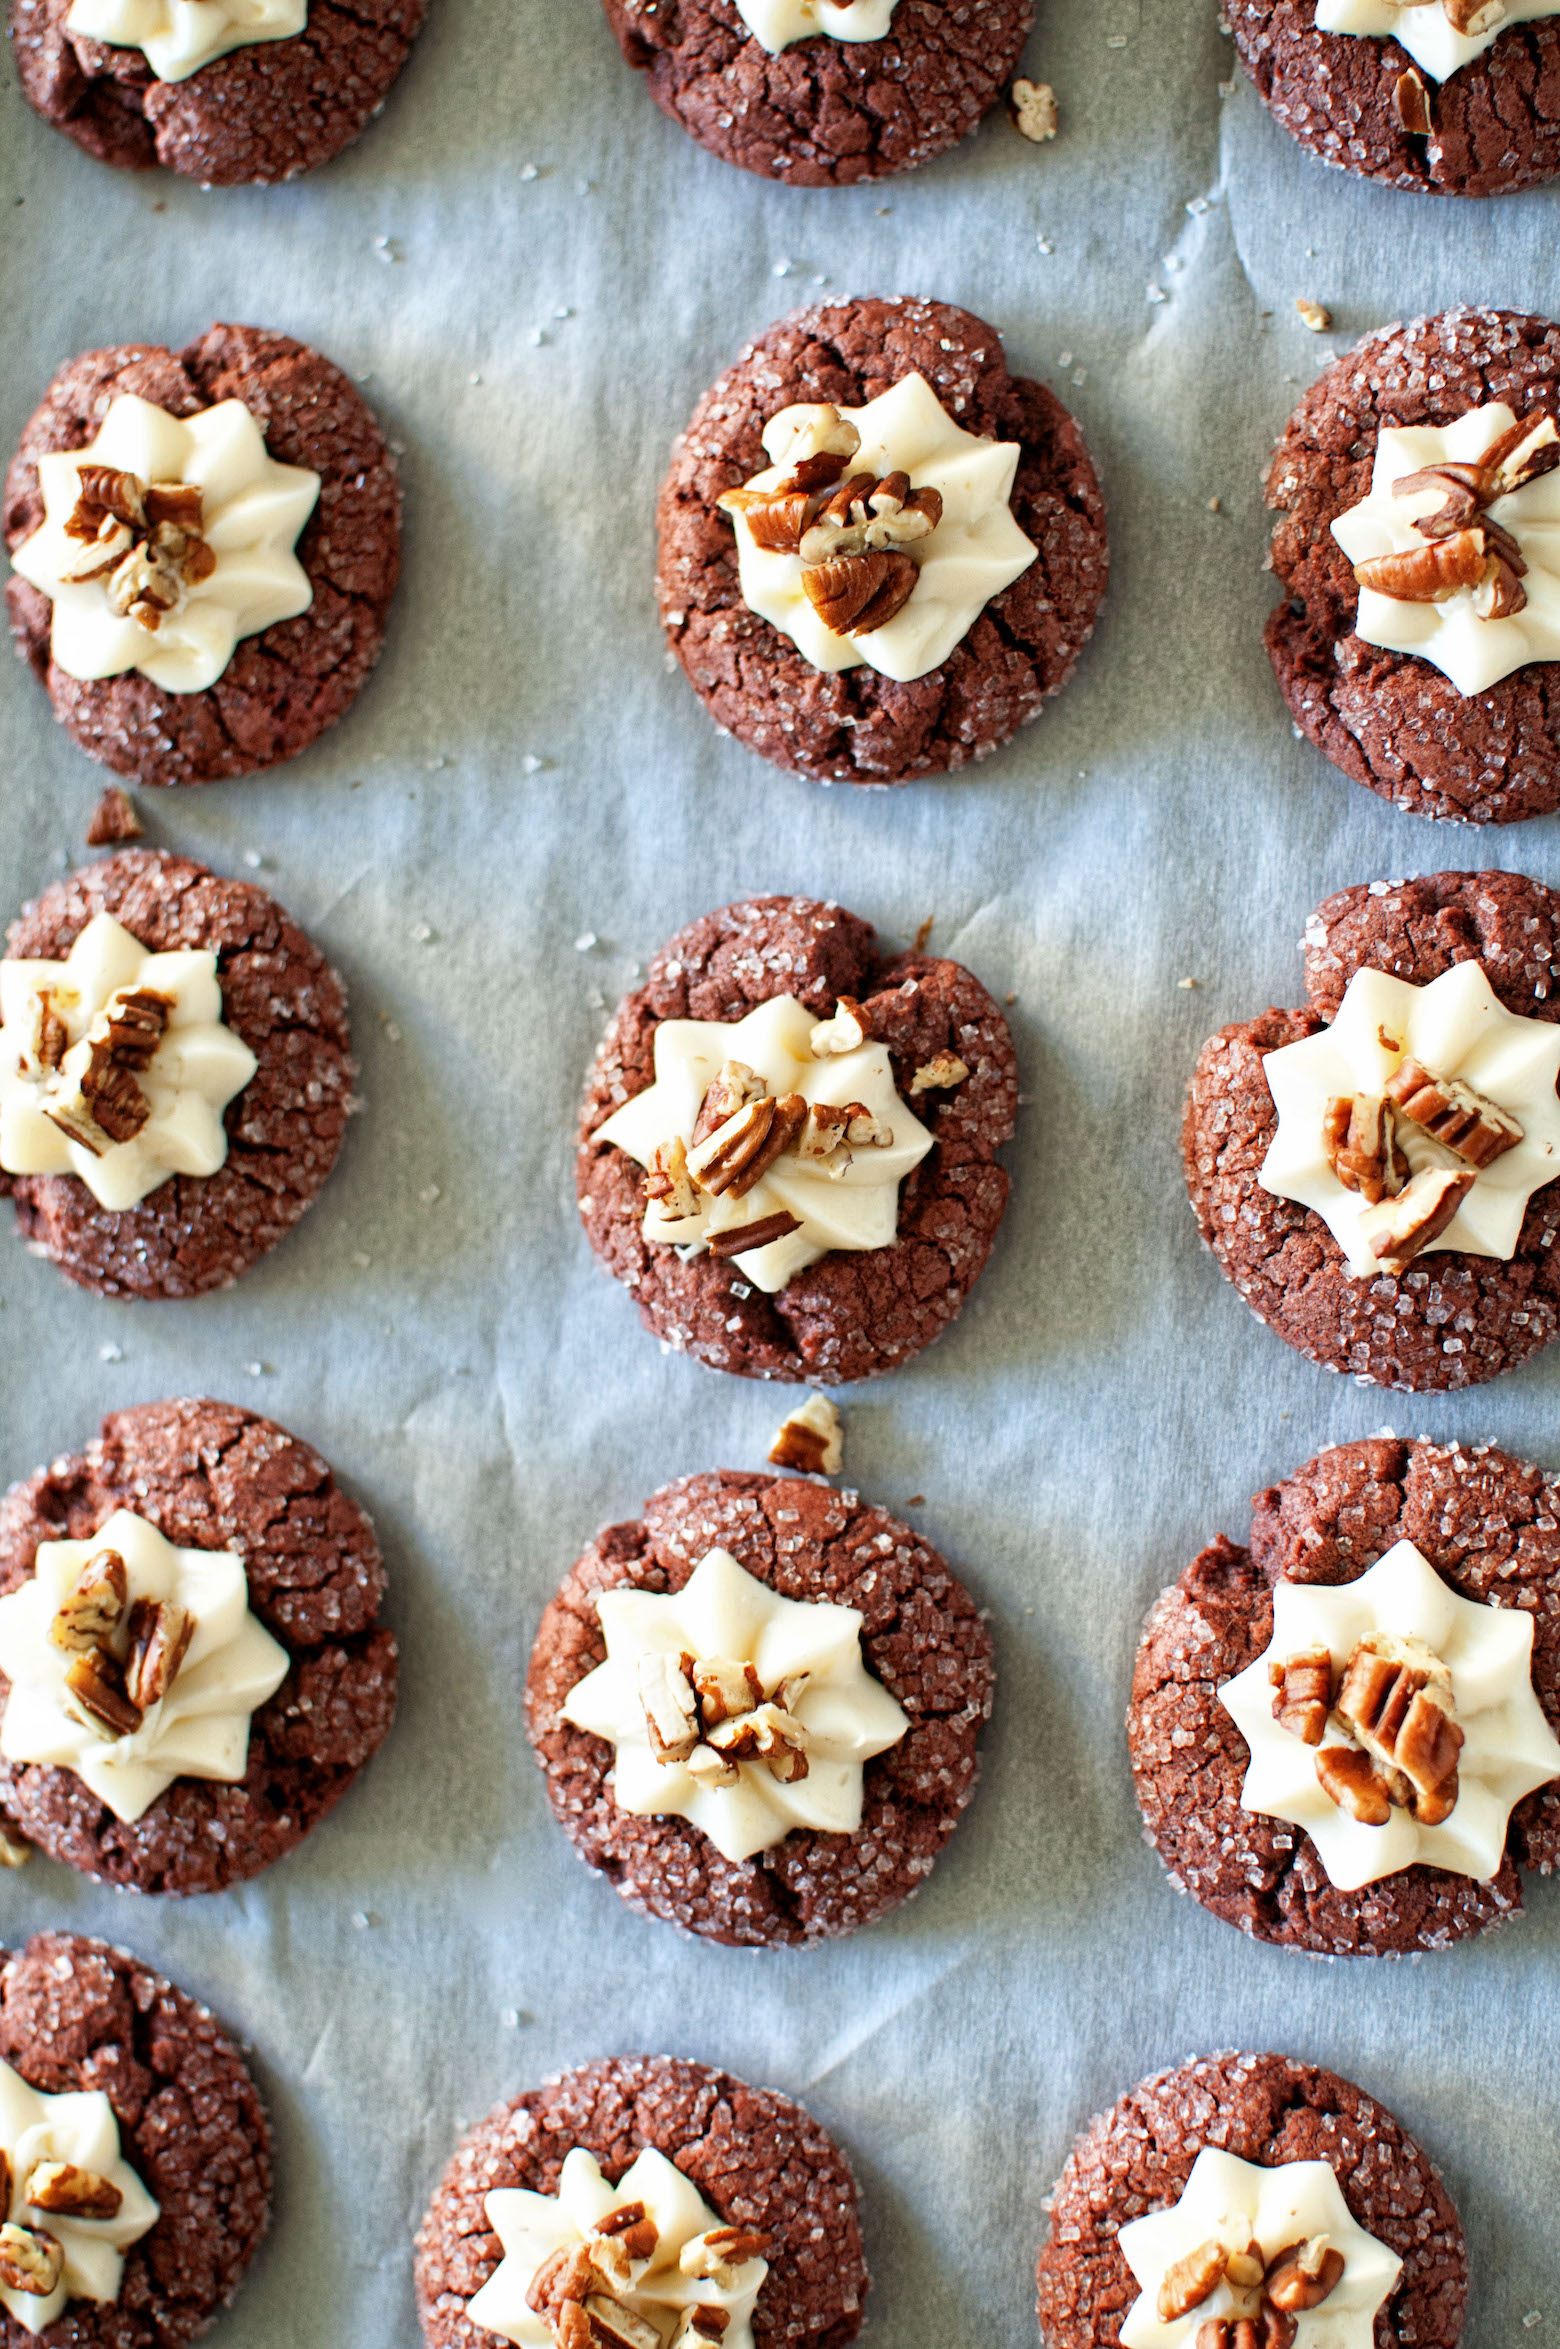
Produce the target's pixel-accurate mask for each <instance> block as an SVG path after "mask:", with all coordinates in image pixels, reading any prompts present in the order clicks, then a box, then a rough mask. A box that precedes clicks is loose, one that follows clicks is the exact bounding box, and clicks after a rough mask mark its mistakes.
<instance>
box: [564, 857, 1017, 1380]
mask: <svg viewBox="0 0 1560 2349" xmlns="http://www.w3.org/2000/svg"><path fill="white" fill-rule="evenodd" d="M842 994H844V995H854V996H856V997H858V998H860V999H861V1001H862V1003H863V1005H864V1006H865V1011H866V1015H867V1019H868V1026H869V1032H870V1034H871V1035H872V1036H873V1037H874V1038H876V1039H878V1040H880V1041H881V1042H883V1043H885V1044H886V1045H887V1046H888V1049H889V1057H890V1059H891V1061H892V1063H893V1069H894V1081H895V1084H896V1085H897V1087H898V1089H899V1092H900V1094H901V1096H902V1097H905V1098H908V1096H909V1090H910V1084H911V1080H912V1078H913V1076H914V1072H915V1070H916V1069H917V1068H919V1067H921V1066H923V1065H924V1064H925V1062H927V1061H928V1060H930V1059H932V1058H933V1057H934V1056H935V1055H936V1054H937V1053H939V1052H944V1051H952V1052H955V1053H957V1054H958V1056H959V1057H960V1058H961V1059H962V1060H964V1061H965V1062H966V1063H967V1065H968V1067H969V1070H970V1074H969V1076H968V1077H967V1078H966V1079H965V1080H964V1082H963V1083H962V1084H960V1085H959V1086H958V1087H957V1088H956V1089H954V1090H952V1091H951V1092H947V1093H935V1094H928V1095H923V1096H922V1098H921V1100H920V1102H919V1103H918V1109H919V1113H920V1116H921V1120H922V1123H923V1124H924V1125H926V1126H928V1127H929V1128H930V1129H931V1132H932V1134H933V1136H934V1147H933V1149H932V1150H931V1151H930V1152H929V1153H928V1155H927V1156H926V1157H925V1158H924V1159H923V1160H922V1161H921V1163H920V1165H919V1166H918V1167H917V1168H916V1169H915V1171H914V1172H913V1173H912V1174H911V1175H909V1176H908V1177H907V1178H906V1180H905V1181H904V1183H903V1184H902V1185H901V1186H900V1193H899V1231H898V1238H897V1240H896V1242H895V1244H894V1245H893V1247H891V1248H871V1249H862V1250H859V1251H854V1252H853V1251H849V1250H844V1249H834V1250H832V1251H831V1252H830V1253H829V1254H828V1255H827V1256H824V1257H821V1258H820V1259H819V1260H818V1262H817V1263H815V1264H811V1265H809V1266H808V1267H807V1268H806V1269H805V1270H804V1271H802V1272H799V1273H798V1274H797V1275H796V1276H795V1278H794V1279H792V1280H790V1281H788V1282H787V1283H786V1285H785V1287H784V1288H783V1289H782V1290H780V1291H779V1293H778V1294H777V1295H775V1296H766V1295H765V1293H764V1292H763V1290H761V1289H759V1288H756V1287H754V1286H753V1285H752V1284H751V1283H750V1282H747V1281H745V1280H743V1278H742V1275H741V1271H740V1268H739V1267H738V1266H736V1265H735V1264H731V1263H722V1262H721V1261H720V1259H718V1258H716V1257H713V1256H699V1257H694V1258H692V1259H691V1260H690V1261H689V1262H687V1263H683V1262H682V1260H681V1259H680V1257H679V1256H678V1253H677V1251H676V1250H675V1249H674V1248H668V1247H662V1246H660V1245H658V1244H655V1243H652V1242H650V1241H648V1240H647V1239H646V1238H645V1236H644V1231H643V1228H642V1227H643V1219H644V1196H643V1184H644V1178H643V1173H642V1170H641V1169H640V1167H639V1166H638V1165H637V1164H636V1162H635V1161H634V1160H633V1159H632V1158H630V1157H629V1156H628V1154H627V1153H626V1151H623V1150H619V1149H616V1148H612V1147H606V1148H603V1147H599V1146H598V1145H597V1144H596V1143H595V1142H594V1141H593V1140H592V1136H593V1135H594V1133H595V1130H596V1128H597V1127H598V1126H599V1125H601V1124H602V1123H603V1122H604V1121H605V1120H606V1119H607V1118H608V1117H610V1116H611V1115H612V1113H613V1111H614V1110H615V1109H617V1108H619V1107H620V1106H621V1104H622V1103H623V1102H624V1101H625V1100H627V1099H628V1098H629V1097H630V1096H631V1095H632V1094H635V1093H639V1092H642V1091H643V1090H644V1088H645V1087H646V1086H647V1085H648V1084H650V1082H651V1081H652V1078H653V1075H654V1054H655V1031H656V1029H657V1027H658V1026H659V1025H660V1023H661V1021H662V1020H668V1019H695V1020H726V1021H733V1020H739V1019H742V1018H743V1017H745V1015H746V1014H747V1013H748V1012H750V1011H751V1010H752V1009H753V1007H754V1006H755V1004H759V1003H766V1002H768V1001H769V999H770V998H771V997H772V996H776V995H795V996H797V997H798V998H799V999H800V1000H801V1001H802V1002H803V1003H805V1004H806V1006H807V1008H808V1009H809V1011H813V1012H815V1013H816V1015H817V1017H818V1018H820V1019H824V1018H827V1017H829V1016H830V1015H831V1014H832V1013H833V1011H834V1009H835V1005H836V1003H837V1001H838V998H839V997H840V996H841V995H842ZM933 1103H936V1104H938V1106H937V1107H936V1108H935V1109H934V1108H933V1107H932V1104H933ZM1017 1104H1018V1064H1017V1061H1016V1059H1015V1057H1014V1052H1013V1041H1012V1038H1011V1036H1010V1035H1009V1033H1008V1025H1007V1021H1006V1020H1005V1019H1004V1018H1003V1016H1002V1014H1001V1012H1000V1011H999V1010H998V1008H997V1006H996V1004H995V1003H994V1002H993V1001H992V998H991V997H990V996H989V995H988V994H987V992H986V990H985V988H984V987H983V986H982V985H981V983H980V981H979V980H978V979H977V978H975V977H974V976H973V974H972V973H971V972H969V971H967V970H965V969H964V968H963V967H962V965H961V964H959V963H956V962H946V961H943V960H940V959H939V958H937V957H936V956H932V955H917V954H900V955H892V956H888V957H883V956H880V955H879V953H878V951H877V946H876V941H875V938H874V934H873V932H872V929H871V927H870V926H869V925H868V924H867V923H866V922H864V921H862V920H860V919H859V918H858V916H856V915H855V914H850V913H846V912H845V911H844V909H843V908H842V907H840V906H838V905H833V904H829V905H825V904H822V903H820V902H819V901H818V900H816V899H813V898H805V897H757V898H748V899H745V900H744V901H742V902H741V903H740V904H737V905H728V906H723V907H722V908H721V909H720V911H719V912H717V913H712V914H706V915H705V916H704V917H703V919H702V920H700V921H697V922H692V923H690V924H689V926H688V928H687V929H685V930H680V931H679V932H678V934H677V936H676V937H675V938H672V939H671V940H669V941H668V943H667V944H666V945H665V946H663V947H662V948H661V950H660V952H659V953H658V954H657V955H656V956H655V958H654V960H653V961H652V963H651V965H650V975H649V978H648V979H647V981H646V983H645V985H644V986H643V987H640V988H638V989H636V990H635V992H634V993H633V994H632V995H629V996H627V997H626V998H625V999H624V1001H623V1002H622V1003H621V1004H620V1005H619V1006H618V1009H617V1011H616V1013H615V1014H614V1016H613V1020H612V1024H611V1026H610V1027H609V1028H608V1030H607V1033H606V1035H605V1037H604V1038H603V1040H602V1044H601V1047H600V1050H599V1051H598V1053H597V1055H596V1060H595V1065H594V1067H593V1068H592V1070H591V1073H590V1076H589V1079H588V1080H587V1083H586V1088H585V1102H584V1108H583V1111H582V1114H581V1119H580V1134H579V1152H578V1157H577V1160H576V1173H575V1182H576V1188H577V1191H578V1195H579V1206H580V1215H581V1220H582V1222H583V1225H584V1229H585V1234H586V1237H587V1238H588V1239H589V1241H590V1244H591V1246H592V1248H593V1249H594V1250H595V1252H596V1254H597V1256H599V1257H600V1259H601V1261H602V1263H603V1264H604V1265H605V1267H606V1269H607V1270H608V1272H610V1273H611V1274H612V1276H613V1278H614V1279H615V1280H619V1281H621V1282H622V1283H623V1285H624V1287H625V1288H627V1289H629V1290H630V1291H631V1292H632V1293H633V1295H634V1297H635V1299H636V1300H637V1302H638V1305H639V1311H640V1316H641V1318H642V1320H643V1321H644V1322H645V1323H646V1325H647V1326H648V1327H649V1328H650V1329H652V1330H654V1331H655V1332H656V1334H657V1335H658V1336H660V1337H662V1338H664V1339H665V1340H666V1341H667V1343H668V1344H669V1345H671V1346H672V1347H674V1348H675V1349H677V1350H678V1351H679V1352H687V1353H690V1354H693V1355H695V1356H697V1358H698V1359H699V1360H700V1361H701V1362H704V1363H707V1364H708V1365H709V1366H710V1368H711V1369H714V1370H730V1371H735V1372H736V1373H737V1374H738V1375H739V1376H740V1377H743V1378H773V1379H784V1380H793V1381H794V1380H802V1379H813V1380H820V1381H824V1382H829V1383H843V1382H846V1381H849V1380H852V1379H859V1378H871V1377H874V1376H875V1375H876V1374H877V1373H878V1372H879V1371H884V1370H892V1369H893V1368H895V1367H896V1366H897V1365H898V1364H899V1363H901V1362H907V1361H908V1360H909V1359H910V1357H911V1356H912V1355H914V1354H917V1353H919V1352H920V1350H921V1348H922V1347H923V1346H927V1345H930V1343H931V1341H932V1340H933V1338H935V1337H937V1336H939V1335H940V1334H941V1332H942V1331H943V1330H944V1329H945V1328H946V1327H947V1325H948V1323H949V1322H951V1321H952V1320H954V1319H955V1317H956V1316H957V1314H958V1312H959V1309H960V1307H961V1306H962V1305H963V1303H964V1300H965V1298H966V1297H967V1296H968V1294H969V1291H970V1289H971V1287H972V1285H973V1284H974V1282H975V1280H976V1279H977V1278H978V1276H979V1274H980V1272H981V1270H982V1268H983V1267H984V1265H985V1262H986V1259H987V1257H988V1255H989V1254H990V1252H991V1245H992V1242H993V1240H994V1239H995V1238H996V1233H997V1227H998V1225H999V1224H1000V1223H1001V1221H1002V1215H1003V1210H1004V1209H1005V1207H1006V1205H1007V1194H1008V1178H1007V1174H1006V1172H1005V1170H1004V1169H1003V1168H1002V1167H1000V1166H999V1165H998V1164H997V1163H996V1152H997V1150H998V1149H999V1148H1000V1146H1001V1145H1002V1144H1003V1143H1004V1142H1007V1141H1010V1140H1011V1138H1012V1134H1013V1121H1014V1114H1015V1111H1016V1109H1017Z"/></svg>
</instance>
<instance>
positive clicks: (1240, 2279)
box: [1224, 2239, 1267, 2292]
mask: <svg viewBox="0 0 1560 2349" xmlns="http://www.w3.org/2000/svg"><path fill="white" fill-rule="evenodd" d="M1266 2272H1267V2261H1266V2260H1265V2259H1264V2258H1263V2256H1262V2246H1261V2244H1260V2243H1258V2242H1257V2241H1256V2240H1255V2239H1253V2240H1252V2241H1251V2242H1249V2243H1248V2244H1247V2245H1246V2248H1245V2250H1244V2251H1232V2252H1231V2253H1230V2255H1229V2258H1228V2259H1227V2260H1226V2261H1225V2262H1224V2278H1225V2281H1226V2283H1230V2284H1233V2285H1234V2287H1235V2289H1236V2291H1237V2292H1254V2291H1255V2290H1256V2288H1257V2286H1258V2284H1260V2283H1261V2281H1262V2278H1263V2276H1264V2275H1265V2274H1266Z"/></svg>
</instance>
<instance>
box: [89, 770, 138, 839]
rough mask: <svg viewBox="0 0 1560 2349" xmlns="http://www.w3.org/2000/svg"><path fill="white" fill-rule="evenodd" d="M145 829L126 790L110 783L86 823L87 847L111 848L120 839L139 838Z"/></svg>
mask: <svg viewBox="0 0 1560 2349" xmlns="http://www.w3.org/2000/svg"><path fill="white" fill-rule="evenodd" d="M145 830H146V826H145V825H144V824H143V823H142V821H141V819H140V817H139V816H138V815H137V814H136V812H135V806H134V803H133V802H132V800H131V798H130V796H129V794H128V792H124V791H121V790H120V788H119V785H118V784H117V783H110V785H109V787H108V789H107V790H106V791H105V792H104V794H103V796H102V798H101V799H100V800H99V801H98V803H97V806H96V807H95V808H94V809H93V810H92V819H91V821H90V823H89V824H88V825H87V846H88V847H89V848H111V847H113V846H115V845H116V844H117V843H118V842H119V841H121V840H139V839H140V838H141V837H142V835H143V834H144V832H145Z"/></svg>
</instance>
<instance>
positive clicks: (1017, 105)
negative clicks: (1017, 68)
mask: <svg viewBox="0 0 1560 2349" xmlns="http://www.w3.org/2000/svg"><path fill="white" fill-rule="evenodd" d="M1007 110H1008V119H1009V120H1010V122H1011V123H1012V125H1013V128H1014V129H1015V130H1016V131H1018V132H1019V133H1020V134H1021V135H1022V136H1023V137H1024V138H1026V139H1032V140H1033V141H1034V143H1035V145H1036V146H1039V145H1041V144H1042V143H1043V142H1044V141H1045V140H1046V139H1054V138H1055V136H1056V134H1057V131H1058V129H1059V128H1060V126H1061V119H1062V118H1061V109H1060V108H1059V107H1058V105H1057V103H1056V92H1055V91H1054V90H1053V89H1052V87H1051V85H1050V83H1049V82H1032V81H1029V80H1026V78H1025V77H1024V76H1023V75H1022V74H1020V75H1019V77H1018V79H1017V81H1015V82H1014V83H1013V84H1012V86H1011V88H1010V89H1009V91H1008V95H1007Z"/></svg>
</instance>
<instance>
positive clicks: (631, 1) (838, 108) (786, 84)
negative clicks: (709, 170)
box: [604, 0, 1034, 188]
mask: <svg viewBox="0 0 1560 2349" xmlns="http://www.w3.org/2000/svg"><path fill="white" fill-rule="evenodd" d="M604 5H605V7H606V12H607V21H608V23H609V24H610V25H611V27H612V30H613V32H614V33H615V34H616V35H617V39H618V45H619V47H620V48H621V49H622V51H623V54H624V56H625V57H626V58H627V60H628V62H629V64H630V65H633V66H637V67H638V68H639V69H640V70H641V71H642V72H643V73H644V74H645V75H646V78H647V80H648V82H649V87H650V94H651V96H652V97H653V98H654V100H655V102H656V104H657V105H658V106H659V107H660V109H661V111H662V113H663V114H667V115H669V116H670V117H671V119H672V121H673V122H675V123H677V124H678V125H679V126H680V127H681V128H682V129H683V130H685V131H687V132H688V133H689V134H690V136H691V137H693V138H695V139H697V140H698V142H699V144H700V146H701V147H708V149H709V150H710V152H711V154H713V155H719V156H720V157H722V159H723V160H724V161H725V162H727V163H735V164H737V165H739V166H740V167H741V169H742V170H744V171H751V172H755V173H756V174H757V175H758V177H759V178H761V179H767V180H769V181H771V182H780V183H781V184H783V185H787V186H790V187H803V188H818V187H848V186H850V185H852V184H853V183H854V182H856V181H858V180H868V179H882V178H885V177H886V176H887V175H888V174H889V173H890V172H895V171H913V170H914V169H915V167H916V166H917V164H921V163H929V162H930V161H931V159H932V157H933V156H934V155H940V154H942V153H943V151H944V149H945V148H948V147H951V146H953V145H955V144H956V142H957V141H958V140H960V139H962V138H963V137H964V136H965V134H966V133H967V132H969V131H972V130H973V129H974V127H975V125H976V123H977V122H979V120H980V118H981V116H982V115H983V114H984V113H985V112H986V110H987V109H988V107H991V106H994V105H995V104H996V102H997V100H998V98H999V97H1000V96H1001V94H1002V88H1003V84H1004V83H1005V82H1006V81H1007V80H1008V79H1009V77H1010V76H1011V75H1012V73H1013V72H1014V71H1015V70H1016V68H1017V65H1018V61H1019V56H1020V54H1021V52H1022V50H1023V46H1024V42H1025V41H1026V39H1027V38H1028V35H1029V28H1030V25H1031V23H1032V22H1033V20H1034V10H1033V7H1032V5H1031V0H973V5H970V6H957V7H956V6H953V5H950V4H949V0H898V6H897V7H896V8H895V10H894V16H893V22H892V24H891V25H890V26H889V29H888V32H887V34H886V35H885V36H884V38H883V39H882V40H880V41H835V40H831V39H829V38H828V36H827V35H825V34H821V33H820V34H818V35H816V36H815V37H814V38H813V39H811V40H806V41H797V42H793V44H792V45H791V47H790V48H789V49H783V50H781V52H780V54H779V55H778V56H777V57H771V56H770V54H769V52H768V51H767V50H766V49H765V48H764V47H763V45H762V44H761V43H760V42H758V41H756V40H755V39H754V38H753V36H752V34H751V33H750V32H749V31H748V28H747V26H746V25H745V24H744V22H743V20H742V18H741V16H740V15H739V14H738V12H737V9H736V8H735V6H734V5H733V0H604Z"/></svg>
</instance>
